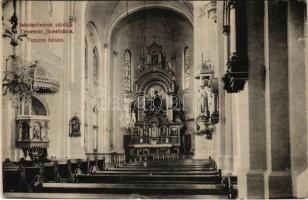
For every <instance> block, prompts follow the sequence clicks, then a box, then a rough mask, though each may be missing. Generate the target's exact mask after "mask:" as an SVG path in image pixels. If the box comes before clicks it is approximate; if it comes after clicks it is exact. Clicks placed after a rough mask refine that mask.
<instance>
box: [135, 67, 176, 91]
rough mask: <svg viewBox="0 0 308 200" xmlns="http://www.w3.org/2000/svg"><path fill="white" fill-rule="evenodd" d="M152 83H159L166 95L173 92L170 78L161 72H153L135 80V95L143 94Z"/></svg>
mask: <svg viewBox="0 0 308 200" xmlns="http://www.w3.org/2000/svg"><path fill="white" fill-rule="evenodd" d="M154 82H155V83H160V84H161V85H162V86H163V88H165V90H166V92H167V93H174V92H175V83H174V81H173V80H172V77H170V75H169V74H166V72H164V71H162V70H156V71H155V72H154V71H149V72H147V73H145V74H142V75H141V76H140V77H138V78H137V80H136V85H137V86H138V88H137V93H143V92H144V91H146V88H148V85H149V84H151V83H154Z"/></svg>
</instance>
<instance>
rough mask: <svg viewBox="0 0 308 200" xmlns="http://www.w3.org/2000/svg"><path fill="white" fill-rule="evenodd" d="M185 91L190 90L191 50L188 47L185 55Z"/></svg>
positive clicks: (185, 49)
mask: <svg viewBox="0 0 308 200" xmlns="http://www.w3.org/2000/svg"><path fill="white" fill-rule="evenodd" d="M183 58H184V59H183V60H184V62H183V89H184V90H186V89H189V80H190V76H189V75H190V50H189V48H188V47H185V48H184V55H183Z"/></svg>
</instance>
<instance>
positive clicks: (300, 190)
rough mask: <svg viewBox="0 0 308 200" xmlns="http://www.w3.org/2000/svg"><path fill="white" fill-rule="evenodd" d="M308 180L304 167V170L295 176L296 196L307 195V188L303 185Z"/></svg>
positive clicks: (302, 197)
mask: <svg viewBox="0 0 308 200" xmlns="http://www.w3.org/2000/svg"><path fill="white" fill-rule="evenodd" d="M307 181H308V168H306V170H305V171H303V172H302V173H301V174H299V175H298V176H297V177H296V185H297V187H296V191H295V192H296V193H295V194H294V195H295V197H296V198H301V199H305V198H307V197H308V188H306V186H305V185H307Z"/></svg>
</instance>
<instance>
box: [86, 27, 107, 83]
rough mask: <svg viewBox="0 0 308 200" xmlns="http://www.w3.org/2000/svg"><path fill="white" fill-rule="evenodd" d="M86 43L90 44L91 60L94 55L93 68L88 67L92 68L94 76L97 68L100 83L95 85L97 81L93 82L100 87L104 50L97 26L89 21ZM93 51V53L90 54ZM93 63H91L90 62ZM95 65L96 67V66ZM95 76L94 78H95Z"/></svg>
mask: <svg viewBox="0 0 308 200" xmlns="http://www.w3.org/2000/svg"><path fill="white" fill-rule="evenodd" d="M86 30H87V31H86V36H85V37H86V38H85V39H86V41H87V42H88V43H87V44H88V56H89V58H91V55H92V66H90V65H88V67H92V75H94V72H95V71H94V67H97V68H96V72H97V73H96V74H95V75H97V76H98V77H97V78H98V79H97V80H98V81H97V82H96V83H95V79H94V81H93V84H95V85H99V83H100V78H101V72H102V71H103V56H102V49H101V45H100V42H99V37H98V33H97V29H96V25H95V24H94V22H92V21H89V22H88V23H87V24H86ZM90 51H92V52H90ZM94 61H96V62H94ZM90 63H91V62H90ZM94 64H95V66H94ZM94 77H95V76H93V78H94ZM88 84H89V85H91V83H88Z"/></svg>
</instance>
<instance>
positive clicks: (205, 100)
mask: <svg viewBox="0 0 308 200" xmlns="http://www.w3.org/2000/svg"><path fill="white" fill-rule="evenodd" d="M209 84H210V83H209V82H208V81H207V80H205V81H204V83H203V84H202V85H201V88H200V90H199V102H200V104H201V105H200V109H201V115H202V116H204V117H206V118H209V117H210V111H209V98H210V96H211V94H210V93H211V92H210V87H209Z"/></svg>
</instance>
